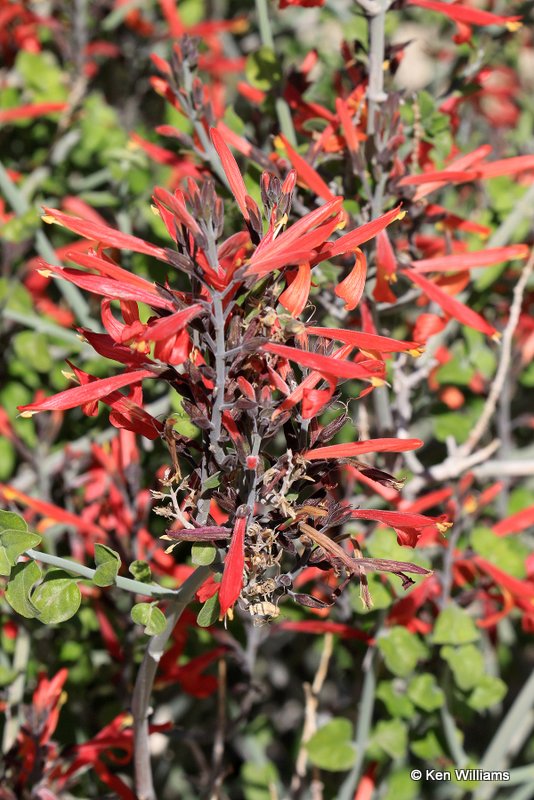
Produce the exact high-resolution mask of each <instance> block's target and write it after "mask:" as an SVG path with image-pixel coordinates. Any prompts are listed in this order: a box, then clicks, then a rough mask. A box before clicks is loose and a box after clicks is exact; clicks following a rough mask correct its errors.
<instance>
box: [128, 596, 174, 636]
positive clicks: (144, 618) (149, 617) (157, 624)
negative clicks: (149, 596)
mask: <svg viewBox="0 0 534 800" xmlns="http://www.w3.org/2000/svg"><path fill="white" fill-rule="evenodd" d="M131 615H132V619H133V621H134V622H135V624H136V625H144V626H145V630H144V633H146V635H147V636H157V635H158V634H159V633H163V631H164V630H165V626H166V624H167V620H166V619H165V614H164V613H163V612H162V611H160V609H159V608H158V607H157V605H156V604H155V603H137V604H136V605H135V606H134V607H133V608H132V611H131Z"/></svg>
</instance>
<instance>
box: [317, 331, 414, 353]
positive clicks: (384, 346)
mask: <svg viewBox="0 0 534 800" xmlns="http://www.w3.org/2000/svg"><path fill="white" fill-rule="evenodd" d="M306 333H311V334H314V335H315V336H323V337H324V338H325V339H336V340H337V341H339V342H345V344H351V345H353V346H354V347H359V348H360V350H376V351H378V352H379V353H404V352H405V351H407V350H408V351H409V350H414V351H420V350H421V348H422V345H420V344H418V343H417V342H399V341H398V340H397V339H390V338H389V336H379V335H378V334H376V333H363V331H349V330H345V329H344V328H316V327H314V326H312V325H310V326H309V327H307V328H306Z"/></svg>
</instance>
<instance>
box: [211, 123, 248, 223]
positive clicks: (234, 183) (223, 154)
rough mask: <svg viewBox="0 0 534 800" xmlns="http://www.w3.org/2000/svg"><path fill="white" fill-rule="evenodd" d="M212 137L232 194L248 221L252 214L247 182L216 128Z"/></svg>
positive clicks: (213, 129) (212, 129)
mask: <svg viewBox="0 0 534 800" xmlns="http://www.w3.org/2000/svg"><path fill="white" fill-rule="evenodd" d="M210 137H211V141H212V142H213V146H214V147H215V150H216V151H217V155H218V156H219V158H220V160H221V164H222V167H223V170H224V174H225V175H226V177H227V178H228V183H229V184H230V189H231V190H232V194H233V195H234V197H235V199H236V202H237V205H238V206H239V208H240V209H241V213H242V214H243V216H244V218H245V219H246V220H247V221H248V220H249V219H250V214H249V212H248V208H247V187H246V186H245V181H244V180H243V176H242V175H241V171H240V169H239V167H238V165H237V161H236V160H235V158H234V157H233V155H232V153H231V151H230V148H229V147H228V145H227V144H226V142H225V141H224V139H223V137H222V136H221V134H220V133H219V131H218V130H217V129H216V128H211V130H210Z"/></svg>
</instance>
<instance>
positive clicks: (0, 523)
mask: <svg viewBox="0 0 534 800" xmlns="http://www.w3.org/2000/svg"><path fill="white" fill-rule="evenodd" d="M4 530H6V531H23V532H25V531H27V530H28V526H27V525H26V521H25V520H24V519H23V518H22V517H21V516H20V514H15V513H14V512H13V511H0V531H4Z"/></svg>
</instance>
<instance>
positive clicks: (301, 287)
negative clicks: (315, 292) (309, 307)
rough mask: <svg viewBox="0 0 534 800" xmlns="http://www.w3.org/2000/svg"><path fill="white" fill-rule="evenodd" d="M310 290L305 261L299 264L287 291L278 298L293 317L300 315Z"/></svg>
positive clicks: (308, 266) (309, 279) (308, 271)
mask: <svg viewBox="0 0 534 800" xmlns="http://www.w3.org/2000/svg"><path fill="white" fill-rule="evenodd" d="M310 288H311V269H310V265H309V263H308V262H307V261H304V262H303V263H302V264H299V268H298V272H297V274H296V276H295V278H293V281H292V282H291V283H290V284H289V286H288V287H287V289H286V290H285V291H283V292H282V294H281V295H280V297H279V298H278V302H279V303H281V304H282V305H283V306H284V308H287V310H288V311H289V313H290V314H291V315H292V316H293V317H298V316H300V314H302V312H303V310H304V308H305V306H306V303H307V302H308V296H309V294H310Z"/></svg>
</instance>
